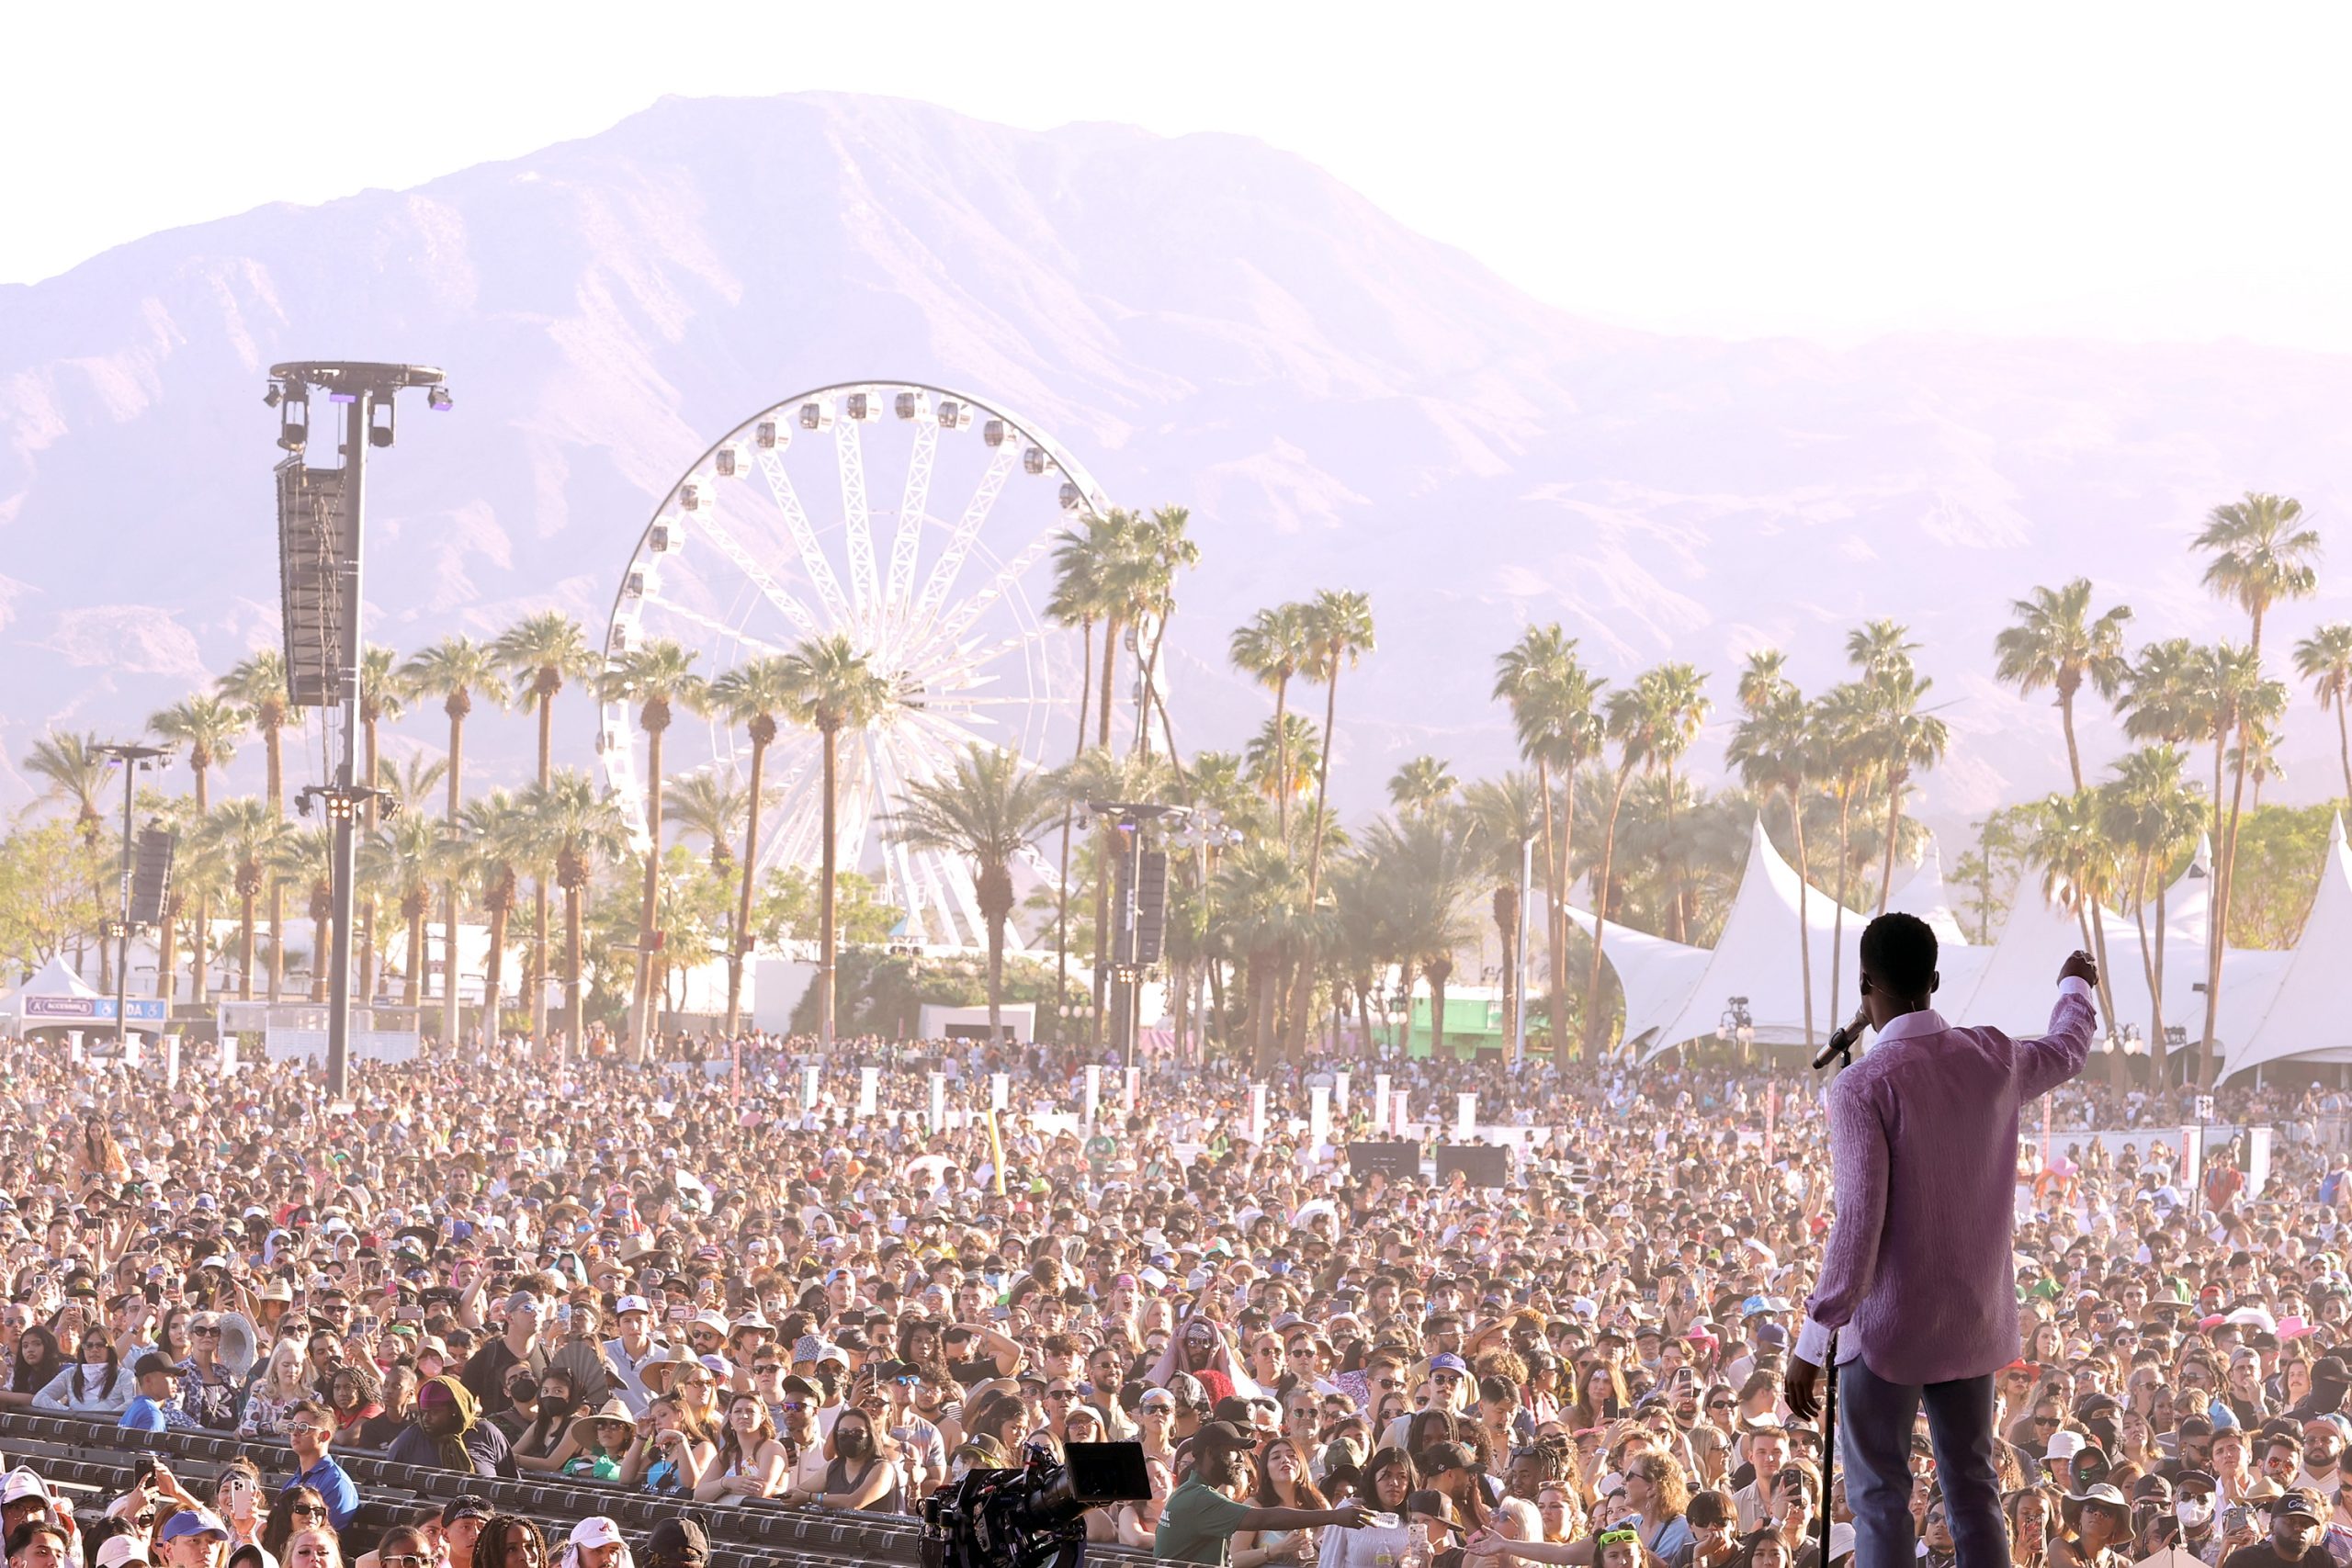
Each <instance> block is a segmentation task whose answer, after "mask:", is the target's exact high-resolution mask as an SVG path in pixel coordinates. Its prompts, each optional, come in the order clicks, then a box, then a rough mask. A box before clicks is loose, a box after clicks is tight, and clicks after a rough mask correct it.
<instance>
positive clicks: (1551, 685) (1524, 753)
mask: <svg viewBox="0 0 2352 1568" xmlns="http://www.w3.org/2000/svg"><path fill="white" fill-rule="evenodd" d="M1607 684H1608V682H1606V681H1601V680H1597V679H1595V678H1594V677H1593V676H1592V675H1591V674H1589V672H1588V671H1586V670H1585V668H1584V666H1583V664H1582V663H1581V662H1580V661H1579V660H1577V643H1576V639H1575V638H1574V637H1569V636H1568V635H1567V634H1566V632H1565V631H1564V630H1562V629H1561V626H1560V624H1559V623H1558V622H1557V621H1554V622H1553V623H1551V624H1550V625H1549V626H1530V627H1529V628H1528V629H1527V630H1526V631H1525V632H1524V633H1522V634H1521V637H1520V639H1519V641H1518V642H1516V643H1514V644H1512V645H1511V646H1510V648H1507V649H1504V650H1503V651H1502V653H1501V654H1499V655H1498V656H1497V658H1496V660H1495V688H1494V694H1495V696H1496V698H1497V699H1498V700H1499V701H1502V702H1505V703H1508V704H1510V713H1511V727H1512V728H1513V730H1514V731H1516V733H1517V735H1518V739H1519V753H1520V755H1521V757H1523V758H1525V759H1526V760H1527V761H1531V762H1532V763H1534V764H1535V782H1536V784H1537V787H1538V788H1539V789H1541V790H1542V792H1543V796H1544V891H1545V898H1544V906H1545V908H1544V913H1545V921H1544V924H1545V937H1546V941H1547V944H1548V951H1549V954H1550V958H1551V978H1552V1037H1553V1039H1554V1040H1555V1042H1557V1041H1565V1040H1566V1038H1567V1016H1568V962H1567V947H1568V914H1567V908H1568V883H1569V881H1570V877H1569V867H1570V866H1571V864H1572V863H1574V859H1575V851H1576V826H1577V813H1576V807H1577V792H1576V777H1577V772H1578V771H1579V770H1580V769H1581V768H1582V767H1583V766H1584V763H1585V760H1586V759H1587V758H1589V757H1590V756H1592V755H1593V754H1594V753H1596V752H1597V751H1598V750H1600V716H1599V715H1598V714H1597V713H1596V712H1595V708H1596V706H1597V705H1598V704H1599V702H1600V691H1601V688H1602V687H1603V686H1605V685H1607ZM1554 779H1558V780H1559V781H1560V782H1561V784H1562V785H1563V786H1564V787H1562V788H1561V789H1560V790H1559V791H1558V792H1557V799H1558V809H1557V810H1556V811H1555V808H1554V800H1555V792H1554V790H1553V787H1552V781H1553V780H1554ZM1555 818H1556V819H1557V820H1556V831H1555Z"/></svg>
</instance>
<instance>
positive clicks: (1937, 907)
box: [1886, 835, 1968, 947]
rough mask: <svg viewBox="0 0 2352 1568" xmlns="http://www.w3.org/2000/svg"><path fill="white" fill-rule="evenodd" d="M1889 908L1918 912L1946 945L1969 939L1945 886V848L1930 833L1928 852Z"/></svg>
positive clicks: (1890, 901)
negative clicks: (1954, 911)
mask: <svg viewBox="0 0 2352 1568" xmlns="http://www.w3.org/2000/svg"><path fill="white" fill-rule="evenodd" d="M1886 907H1887V908H1888V909H1890V910H1896V909H1899V910H1901V911H1902V912H1903V913H1905V914H1906V915H1917V916H1918V917H1919V918H1920V919H1923V920H1925V921H1927V922H1928V930H1930V931H1934V932H1935V933H1936V940H1937V941H1938V942H1941V943H1943V944H1944V945H1945V946H1946V947H1962V946H1965V945H1966V944H1967V942H1968V933H1967V932H1966V931H1963V930H1962V929H1961V924H1960V917H1959V916H1958V915H1956V914H1954V913H1952V908H1951V896H1950V895H1949V894H1948V893H1947V892H1946V891H1945V889H1944V852H1943V846H1942V845H1940V844H1939V843H1938V842H1937V841H1936V840H1935V839H1934V837H1933V836H1932V835H1931V836H1930V837H1929V838H1928V852H1927V854H1926V856H1925V857H1924V858H1923V859H1921V861H1920V862H1919V869H1918V870H1917V871H1915V872H1913V873H1912V874H1911V875H1910V877H1909V879H1908V880H1906V881H1905V883H1904V884H1903V886H1900V887H1898V888H1896V889H1895V890H1894V897H1891V898H1889V899H1888V900H1887V901H1886Z"/></svg>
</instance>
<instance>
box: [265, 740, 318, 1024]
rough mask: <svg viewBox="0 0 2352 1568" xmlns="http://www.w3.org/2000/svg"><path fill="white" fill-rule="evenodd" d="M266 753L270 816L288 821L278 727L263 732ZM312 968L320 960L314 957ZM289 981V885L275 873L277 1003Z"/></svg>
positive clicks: (272, 918)
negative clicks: (287, 895)
mask: <svg viewBox="0 0 2352 1568" xmlns="http://www.w3.org/2000/svg"><path fill="white" fill-rule="evenodd" d="M261 744H262V754H263V758H264V761H265V763H266V790H267V793H268V796H269V811H270V815H271V816H273V817H275V818H277V819H278V820H279V821H281V822H282V821H284V820H285V819H286V766H285V755H284V752H283V750H282V749H281V740H280V736H279V733H278V728H277V726H276V725H274V724H273V725H267V726H265V727H264V728H263V729H262V732H261ZM319 963H320V960H319V959H318V958H316V957H313V958H312V959H311V967H312V968H316V967H317V966H318V964H319ZM285 978H286V884H285V883H284V881H282V880H281V879H280V878H279V877H278V876H277V875H276V874H274V873H273V874H271V876H270V879H269V999H270V1000H271V1001H273V1002H274V1001H276V1000H277V997H278V992H279V991H280V989H281V988H282V987H284V985H285Z"/></svg>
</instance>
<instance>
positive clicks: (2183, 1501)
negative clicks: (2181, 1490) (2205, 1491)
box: [2173, 1497, 2213, 1530]
mask: <svg viewBox="0 0 2352 1568" xmlns="http://www.w3.org/2000/svg"><path fill="white" fill-rule="evenodd" d="M2173 1512H2174V1513H2175V1514H2177V1515H2178V1516H2179V1517H2180V1528H2181V1529H2185V1530H2196V1529H2203V1528H2204V1527H2205V1526H2206V1525H2208V1524H2210V1523H2211V1522H2212V1518H2213V1504H2212V1500H2211V1499H2210V1498H2206V1497H2182V1498H2180V1499H2178V1500H2177V1502H2176V1503H2175V1504H2174V1505H2173Z"/></svg>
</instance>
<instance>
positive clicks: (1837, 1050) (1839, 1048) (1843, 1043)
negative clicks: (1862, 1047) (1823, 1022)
mask: <svg viewBox="0 0 2352 1568" xmlns="http://www.w3.org/2000/svg"><path fill="white" fill-rule="evenodd" d="M1869 1027H1870V1014H1869V1012H1868V1011H1867V1010H1864V1009H1861V1008H1856V1009H1855V1010H1854V1016H1853V1017H1852V1018H1850V1019H1849V1020H1847V1021H1845V1022H1844V1023H1843V1024H1840V1025H1839V1026H1838V1028H1836V1029H1833V1030H1831V1031H1830V1032H1829V1043H1828V1044H1826V1045H1824V1046H1823V1047H1822V1048H1821V1055H1818V1056H1815V1058H1814V1059H1813V1070H1814V1071H1815V1072H1816V1073H1817V1072H1819V1071H1820V1070H1821V1069H1822V1068H1824V1067H1826V1066H1828V1065H1829V1064H1830V1063H1832V1062H1835V1061H1838V1060H1839V1059H1840V1058H1843V1057H1849V1056H1850V1055H1852V1054H1853V1050H1854V1047H1855V1046H1856V1045H1857V1044H1859V1043H1860V1042H1861V1038H1862V1031H1863V1030H1865V1029H1868V1028H1869ZM1850 1065H1851V1064H1850V1063H1849V1066H1850Z"/></svg>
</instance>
